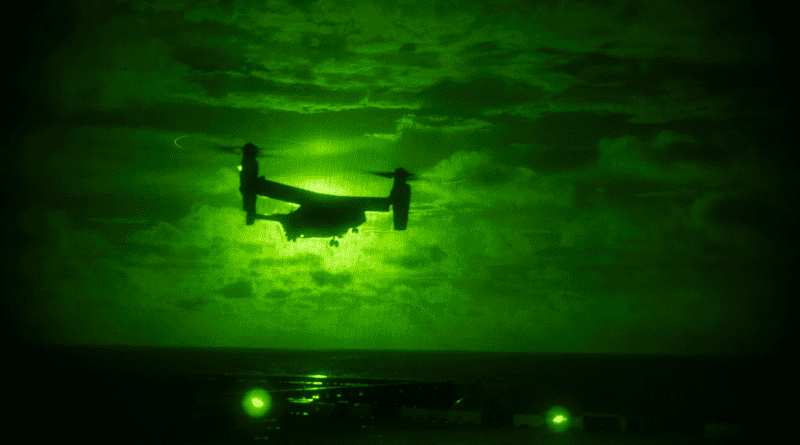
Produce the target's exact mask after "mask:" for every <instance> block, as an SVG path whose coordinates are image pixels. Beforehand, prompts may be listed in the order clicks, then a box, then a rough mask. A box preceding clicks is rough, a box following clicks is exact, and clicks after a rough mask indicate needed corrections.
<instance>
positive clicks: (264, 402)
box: [242, 388, 272, 417]
mask: <svg viewBox="0 0 800 445" xmlns="http://www.w3.org/2000/svg"><path fill="white" fill-rule="evenodd" d="M271 407H272V398H271V397H270V395H269V393H268V392H266V391H265V390H263V389H261V388H254V389H251V390H250V391H247V393H246V394H245V395H244V397H243V398H242V408H243V409H244V412H245V413H247V415H248V416H250V417H263V416H264V415H266V414H267V413H268V412H269V409H270V408H271Z"/></svg>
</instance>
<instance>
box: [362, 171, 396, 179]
mask: <svg viewBox="0 0 800 445" xmlns="http://www.w3.org/2000/svg"><path fill="white" fill-rule="evenodd" d="M367 173H369V174H371V175H375V176H381V177H384V178H394V172H373V171H367Z"/></svg>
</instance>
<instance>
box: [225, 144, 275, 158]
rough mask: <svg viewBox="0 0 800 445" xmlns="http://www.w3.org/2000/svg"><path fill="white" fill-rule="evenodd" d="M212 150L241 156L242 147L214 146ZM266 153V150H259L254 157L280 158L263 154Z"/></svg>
mask: <svg viewBox="0 0 800 445" xmlns="http://www.w3.org/2000/svg"><path fill="white" fill-rule="evenodd" d="M214 150H217V151H221V152H223V153H231V154H236V155H240V154H242V147H238V146H230V145H215V146H214ZM266 151H267V150H265V149H263V148H259V149H258V151H257V153H256V157H257V158H280V157H281V156H276V155H271V154H267V153H265V152H266Z"/></svg>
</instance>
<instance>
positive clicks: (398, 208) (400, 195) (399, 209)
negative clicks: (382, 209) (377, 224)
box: [392, 183, 411, 230]
mask: <svg viewBox="0 0 800 445" xmlns="http://www.w3.org/2000/svg"><path fill="white" fill-rule="evenodd" d="M410 205H411V186H410V185H408V184H405V183H401V184H397V185H396V186H395V187H394V188H393V189H392V216H393V217H394V230H406V226H408V207H409V206H410Z"/></svg>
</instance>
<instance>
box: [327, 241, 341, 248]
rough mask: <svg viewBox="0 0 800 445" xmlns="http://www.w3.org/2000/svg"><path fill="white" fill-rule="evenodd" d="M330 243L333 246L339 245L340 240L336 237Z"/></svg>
mask: <svg viewBox="0 0 800 445" xmlns="http://www.w3.org/2000/svg"><path fill="white" fill-rule="evenodd" d="M328 245H329V246H331V247H339V241H336V239H332V240H331V242H330V243H328Z"/></svg>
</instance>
